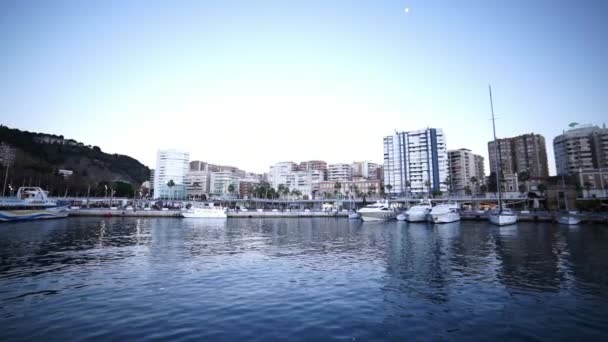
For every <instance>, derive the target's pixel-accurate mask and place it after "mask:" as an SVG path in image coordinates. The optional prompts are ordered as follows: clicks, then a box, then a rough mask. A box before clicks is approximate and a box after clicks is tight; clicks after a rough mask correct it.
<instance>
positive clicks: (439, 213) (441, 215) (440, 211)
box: [429, 203, 460, 223]
mask: <svg viewBox="0 0 608 342" xmlns="http://www.w3.org/2000/svg"><path fill="white" fill-rule="evenodd" d="M429 220H430V221H431V222H433V223H450V222H456V221H460V212H459V209H458V204H456V203H443V204H438V205H436V206H434V207H433V209H431V211H430V212H429Z"/></svg>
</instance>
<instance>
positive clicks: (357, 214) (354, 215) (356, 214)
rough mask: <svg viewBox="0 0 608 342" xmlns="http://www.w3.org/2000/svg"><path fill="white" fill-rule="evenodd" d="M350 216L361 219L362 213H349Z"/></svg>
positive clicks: (353, 218)
mask: <svg viewBox="0 0 608 342" xmlns="http://www.w3.org/2000/svg"><path fill="white" fill-rule="evenodd" d="M348 218H349V219H351V220H360V219H361V214H359V213H350V214H348Z"/></svg>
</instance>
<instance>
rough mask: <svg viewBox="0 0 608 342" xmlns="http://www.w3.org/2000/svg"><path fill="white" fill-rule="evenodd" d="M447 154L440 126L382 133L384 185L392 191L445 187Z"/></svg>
mask: <svg viewBox="0 0 608 342" xmlns="http://www.w3.org/2000/svg"><path fill="white" fill-rule="evenodd" d="M447 177H448V156H447V150H446V145H445V137H444V135H443V131H442V130H441V129H436V128H427V129H421V130H417V131H410V132H395V134H393V135H389V136H386V137H384V188H385V191H386V193H390V194H396V195H406V194H408V193H413V194H428V193H429V192H431V191H443V192H445V191H447V186H446V185H445V184H444V183H443V182H445V181H446V179H447Z"/></svg>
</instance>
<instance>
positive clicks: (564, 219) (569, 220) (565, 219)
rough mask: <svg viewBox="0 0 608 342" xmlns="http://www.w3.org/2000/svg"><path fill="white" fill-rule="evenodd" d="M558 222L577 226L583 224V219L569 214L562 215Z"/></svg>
mask: <svg viewBox="0 0 608 342" xmlns="http://www.w3.org/2000/svg"><path fill="white" fill-rule="evenodd" d="M557 222H558V223H559V224H566V225H576V224H579V223H581V218H580V217H578V216H575V215H574V214H572V213H570V212H567V213H566V214H564V215H561V216H560V217H559V219H557Z"/></svg>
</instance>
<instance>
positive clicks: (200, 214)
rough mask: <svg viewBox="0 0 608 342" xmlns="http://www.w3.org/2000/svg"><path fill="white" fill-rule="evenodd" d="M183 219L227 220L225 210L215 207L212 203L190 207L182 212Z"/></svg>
mask: <svg viewBox="0 0 608 342" xmlns="http://www.w3.org/2000/svg"><path fill="white" fill-rule="evenodd" d="M182 216H183V217H185V218H227V217H228V215H227V214H226V209H224V208H223V207H216V206H214V205H213V203H209V204H208V205H203V206H191V207H190V208H189V209H186V210H185V211H183V212H182Z"/></svg>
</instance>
